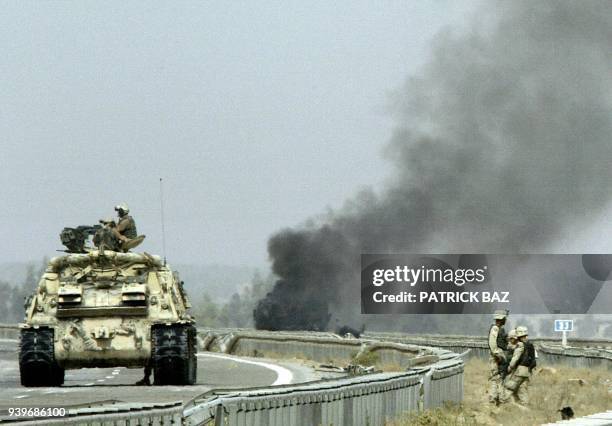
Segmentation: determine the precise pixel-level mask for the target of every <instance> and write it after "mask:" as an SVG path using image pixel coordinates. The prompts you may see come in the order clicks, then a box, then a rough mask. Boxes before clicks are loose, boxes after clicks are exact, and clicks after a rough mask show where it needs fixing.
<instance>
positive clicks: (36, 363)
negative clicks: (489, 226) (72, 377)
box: [19, 328, 64, 387]
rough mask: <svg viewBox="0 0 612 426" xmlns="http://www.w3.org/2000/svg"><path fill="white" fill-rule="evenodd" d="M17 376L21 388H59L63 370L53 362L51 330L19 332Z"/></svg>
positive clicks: (62, 378) (61, 382)
mask: <svg viewBox="0 0 612 426" xmlns="http://www.w3.org/2000/svg"><path fill="white" fill-rule="evenodd" d="M19 374H20V376H21V384H22V386H27V387H34V386H61V385H62V384H64V369H63V368H61V367H60V366H59V365H58V364H57V362H56V361H55V353H54V347H53V329H51V328H38V329H32V328H31V329H25V330H21V338H20V344H19Z"/></svg>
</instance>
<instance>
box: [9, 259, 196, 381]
mask: <svg viewBox="0 0 612 426" xmlns="http://www.w3.org/2000/svg"><path fill="white" fill-rule="evenodd" d="M85 251H86V252H85V253H72V252H70V253H68V254H66V255H64V256H59V257H55V258H53V259H51V261H50V262H49V264H48V266H47V268H46V270H45V272H44V274H43V276H42V277H41V279H40V282H39V284H38V288H37V289H36V291H35V293H34V294H33V295H32V296H31V297H30V299H29V301H28V302H27V303H26V318H25V323H23V324H21V325H20V327H21V343H20V353H19V369H20V374H21V384H22V385H23V386H60V385H62V384H63V382H64V371H65V370H67V369H78V368H86V367H119V366H120V367H129V368H139V367H141V368H142V367H145V368H147V369H150V370H152V372H153V375H154V376H153V377H154V382H153V383H154V384H155V385H190V384H194V383H195V381H196V371H197V365H196V364H197V358H196V329H195V324H194V321H193V318H192V317H191V316H190V315H189V313H188V311H187V310H188V308H190V304H189V301H188V299H187V296H186V294H185V291H184V289H183V283H182V282H181V281H180V279H179V276H178V274H177V273H176V272H173V271H172V270H171V268H170V267H169V266H168V265H167V264H166V263H165V261H162V260H161V259H160V257H159V256H152V255H149V254H147V253H129V252H128V253H123V252H115V251H109V250H104V248H100V249H91V250H89V249H86V250H85Z"/></svg>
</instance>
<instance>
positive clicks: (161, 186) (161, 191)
mask: <svg viewBox="0 0 612 426" xmlns="http://www.w3.org/2000/svg"><path fill="white" fill-rule="evenodd" d="M159 204H160V215H161V232H162V254H163V255H164V266H166V229H165V227H164V184H163V180H162V178H159Z"/></svg>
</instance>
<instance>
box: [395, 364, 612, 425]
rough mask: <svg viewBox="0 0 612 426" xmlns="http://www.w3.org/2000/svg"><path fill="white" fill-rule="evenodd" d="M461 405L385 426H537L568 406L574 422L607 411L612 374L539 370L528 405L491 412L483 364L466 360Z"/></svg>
mask: <svg viewBox="0 0 612 426" xmlns="http://www.w3.org/2000/svg"><path fill="white" fill-rule="evenodd" d="M464 392H465V394H464V401H463V403H462V404H460V405H448V406H446V407H442V408H437V409H434V410H427V411H424V412H422V413H411V414H406V415H405V416H403V417H401V418H399V419H397V420H394V421H390V422H388V423H387V426H407V425H411V426H413V425H414V426H419V425H439V426H457V425H461V426H464V425H521V426H522V425H540V424H542V423H549V422H556V421H559V420H561V415H560V413H559V412H558V410H559V409H560V408H562V407H565V406H570V407H572V409H573V410H574V412H575V416H576V417H582V416H586V415H589V414H594V413H600V412H602V411H606V410H609V409H611V408H612V371H610V370H606V369H604V368H592V369H584V368H570V367H562V366H559V367H556V366H554V367H553V366H544V367H539V368H537V369H536V371H535V372H534V374H533V376H532V378H531V382H530V385H529V399H530V402H529V405H528V406H527V407H526V408H523V407H521V406H519V405H518V404H515V403H509V404H504V405H501V406H499V407H494V406H492V405H491V404H489V402H488V399H487V363H486V362H485V361H483V360H478V359H471V360H468V361H467V362H466V365H465V379H464Z"/></svg>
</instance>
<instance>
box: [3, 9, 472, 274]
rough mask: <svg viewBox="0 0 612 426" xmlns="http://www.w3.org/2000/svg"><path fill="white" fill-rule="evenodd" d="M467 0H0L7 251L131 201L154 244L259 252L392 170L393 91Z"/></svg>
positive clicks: (234, 256) (200, 253) (49, 250)
mask: <svg viewBox="0 0 612 426" xmlns="http://www.w3.org/2000/svg"><path fill="white" fill-rule="evenodd" d="M473 8H474V4H473V3H472V2H457V1H429V2H423V1H384V2H381V1H371V2H356V1H346V2H328V1H319V2H303V1H296V2H286V1H278V2H227V1H220V2H164V3H162V2H83V1H74V2H24V1H18V2H17V1H16V2H3V3H2V11H1V12H0V41H1V42H0V53H1V56H0V58H1V59H0V79H1V81H2V84H1V85H0V96H1V98H2V102H1V103H0V135H1V136H0V178H1V182H2V185H1V187H0V197H1V200H2V204H1V206H0V218H1V219H2V225H1V227H0V229H1V230H2V237H3V238H2V241H3V244H2V246H1V247H2V248H0V261H23V260H36V259H39V258H41V257H43V256H45V255H53V254H54V250H55V249H59V248H61V244H60V242H59V238H58V234H59V232H60V230H61V229H62V228H63V227H64V226H77V225H82V224H93V223H96V222H97V220H98V219H99V218H100V217H103V216H109V215H114V211H113V206H114V205H115V204H117V203H118V202H121V201H125V202H127V203H128V204H129V205H130V207H131V208H132V212H133V215H134V217H135V218H136V220H137V224H138V230H139V232H140V233H144V234H146V235H147V240H146V242H145V243H144V244H143V246H142V247H143V249H145V250H147V251H150V252H153V253H159V252H161V235H160V219H159V217H160V215H159V204H160V203H159V177H160V176H163V178H164V182H165V183H164V192H165V217H166V224H165V225H166V232H167V236H166V241H167V243H166V246H167V255H168V258H169V260H172V261H173V262H174V263H185V262H193V263H227V264H250V265H263V264H265V262H266V259H267V253H266V242H267V239H268V237H269V235H270V234H271V233H273V232H275V231H277V230H278V229H280V228H282V227H287V226H292V225H294V224H298V223H301V222H303V221H304V220H306V219H307V218H308V217H311V216H312V215H316V214H319V213H322V212H324V211H325V209H326V207H327V206H331V207H337V206H340V205H341V204H342V202H343V201H344V200H345V199H346V198H347V197H349V196H350V195H352V194H353V193H354V192H355V191H356V190H358V189H359V188H361V187H363V186H366V185H373V186H376V185H377V184H379V183H380V182H382V181H383V180H384V178H385V177H386V176H387V172H386V170H385V169H386V167H388V164H387V162H385V161H384V160H383V159H382V157H381V151H382V148H383V147H384V145H385V144H386V142H387V140H388V138H389V137H390V134H391V129H392V126H393V122H392V120H391V119H390V117H389V114H388V113H387V105H388V102H389V101H388V96H389V94H390V93H391V91H392V90H394V89H395V88H397V87H399V86H401V85H402V83H403V81H404V79H405V78H406V77H407V76H409V75H410V74H411V73H413V72H414V71H415V70H416V69H417V68H418V66H419V64H421V63H423V62H424V61H425V60H426V58H427V53H428V51H429V44H430V42H431V39H432V37H433V36H434V35H435V34H436V33H437V32H438V31H440V29H442V28H445V27H446V28H455V27H457V26H462V25H463V24H464V23H465V20H466V19H468V16H469V15H470V13H469V12H470V10H472V9H473Z"/></svg>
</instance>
